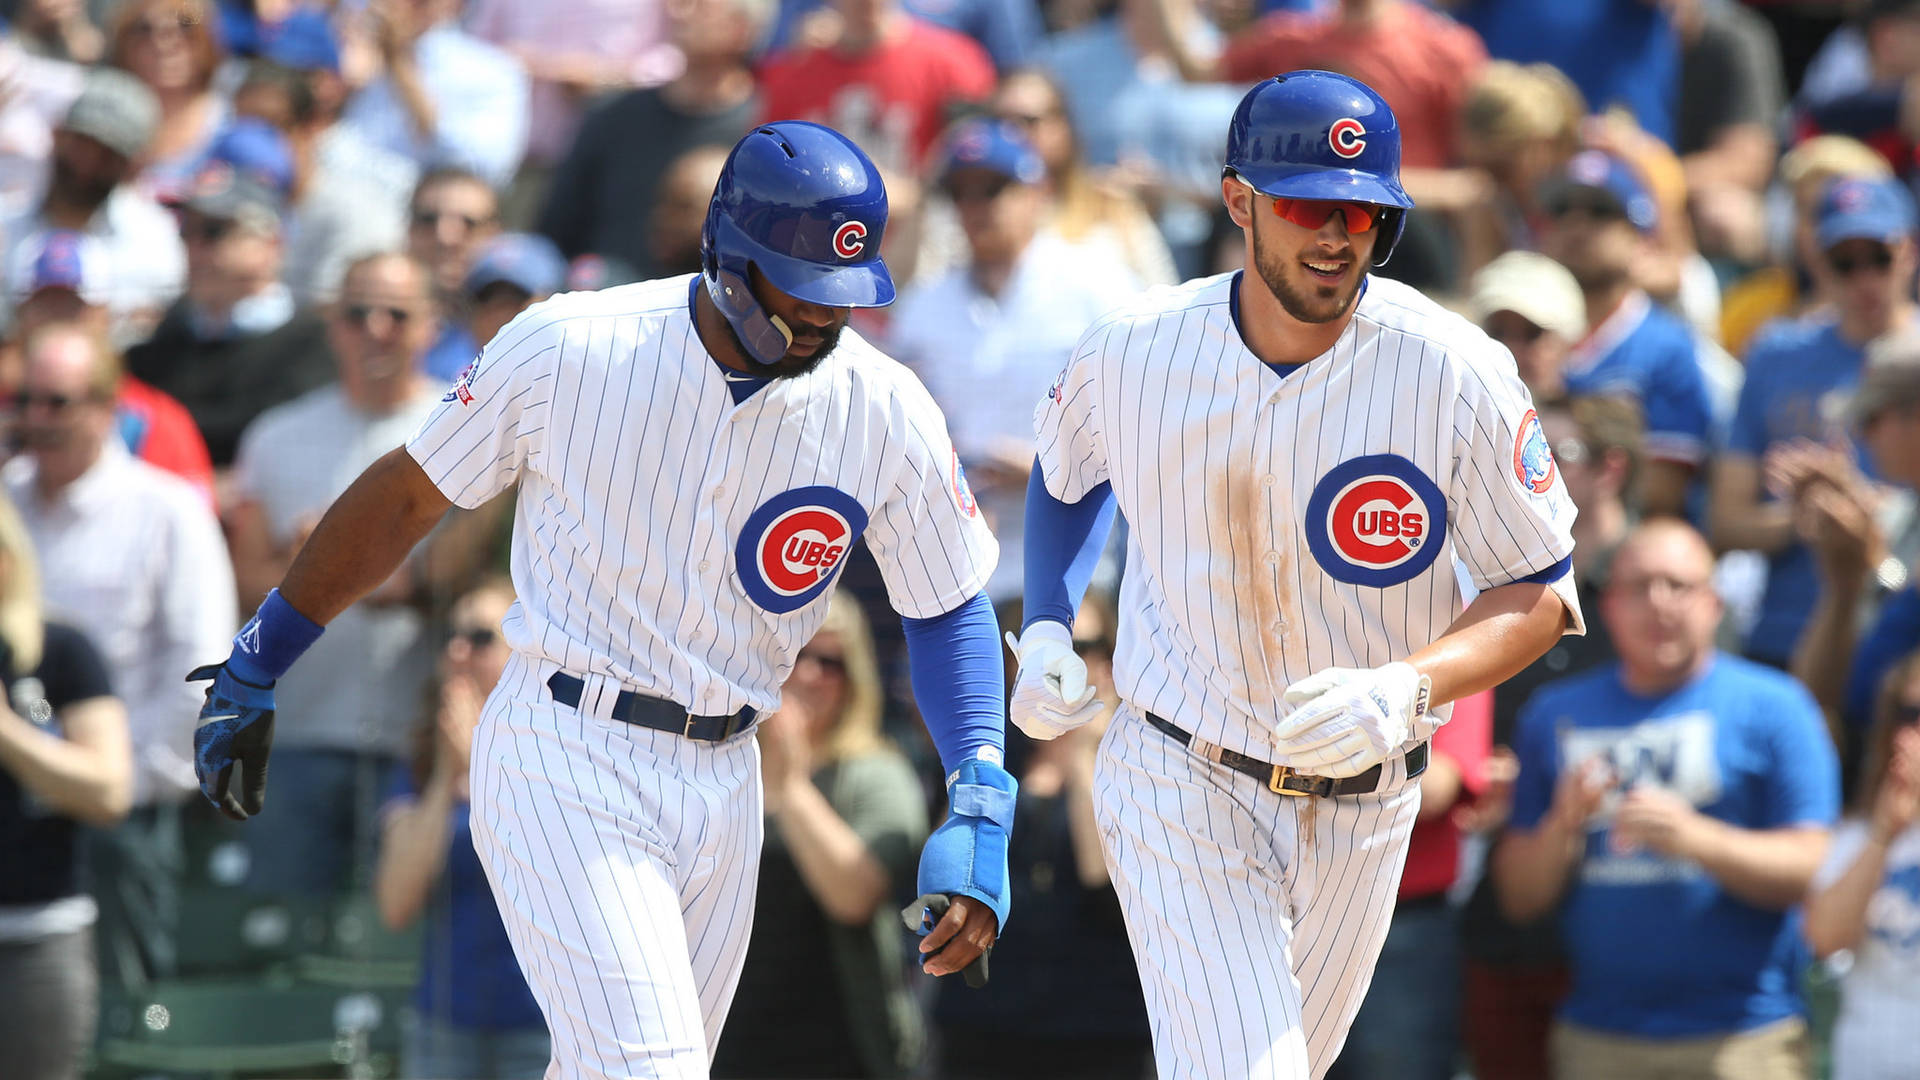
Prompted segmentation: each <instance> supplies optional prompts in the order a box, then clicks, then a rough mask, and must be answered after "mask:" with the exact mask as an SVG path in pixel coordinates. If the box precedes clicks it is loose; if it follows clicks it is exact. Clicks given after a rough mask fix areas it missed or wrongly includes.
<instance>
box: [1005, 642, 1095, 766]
mask: <svg viewBox="0 0 1920 1080" xmlns="http://www.w3.org/2000/svg"><path fill="white" fill-rule="evenodd" d="M1007 648H1009V649H1012V650H1013V654H1014V655H1015V656H1016V657H1018V658H1019V659H1020V674H1019V676H1018V677H1016V678H1015V679H1014V681H1013V700H1012V701H1011V702H1010V703H1009V704H1008V706H1007V715H1008V716H1009V717H1010V718H1011V719H1012V720H1013V724H1014V726H1015V727H1017V728H1019V729H1020V730H1021V731H1023V732H1025V733H1026V734H1027V737H1028V738H1030V739H1039V740H1040V741H1042V742H1045V741H1047V740H1049V739H1057V738H1059V737H1060V736H1062V735H1065V734H1066V733H1067V732H1069V731H1072V730H1073V729H1074V728H1077V727H1079V726H1081V725H1082V724H1087V723H1091V722H1092V721H1093V719H1094V717H1096V716H1099V715H1100V703H1099V702H1098V701H1095V700H1094V697H1093V687H1091V686H1089V685H1087V665H1086V662H1085V661H1083V660H1081V659H1080V657H1079V655H1078V654H1077V653H1075V652H1074V651H1073V632H1072V631H1071V630H1068V629H1067V628H1066V627H1065V626H1063V625H1061V624H1060V623H1057V622H1054V621H1053V620H1052V619H1041V620H1039V621H1037V622H1035V623H1034V624H1033V625H1032V626H1029V627H1027V628H1026V630H1025V631H1023V632H1022V633H1021V635H1020V637H1019V638H1018V639H1017V640H1016V639H1015V638H1014V636H1013V634H1011V633H1009V634H1007Z"/></svg>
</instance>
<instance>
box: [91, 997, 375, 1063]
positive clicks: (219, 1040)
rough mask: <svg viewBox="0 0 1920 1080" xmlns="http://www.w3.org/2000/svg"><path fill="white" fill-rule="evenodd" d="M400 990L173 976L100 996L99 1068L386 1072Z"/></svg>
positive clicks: (97, 1060) (97, 1058)
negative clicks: (135, 989) (137, 988)
mask: <svg viewBox="0 0 1920 1080" xmlns="http://www.w3.org/2000/svg"><path fill="white" fill-rule="evenodd" d="M404 1000H405V998H404V995H402V994H397V993H381V992H376V991H367V990H350V989H343V988H340V987H333V986H321V985H315V984H308V983H295V982H285V981H279V980H259V979H252V980H249V979H180V980H168V981H164V982H159V983H155V984H154V985H153V986H151V987H149V988H148V989H146V990H145V991H143V992H134V993H128V992H115V993H109V994H107V995H103V999H102V1002H101V1014H100V1023H101V1039H100V1045H99V1050H98V1053H97V1055H96V1064H97V1067H98V1069H97V1074H123V1075H124V1074H129V1073H132V1074H139V1075H147V1074H152V1073H160V1074H168V1073H172V1074H190V1075H201V1076H207V1075H211V1076H216V1077H230V1076H231V1077H237V1076H248V1077H254V1076H260V1075H262V1074H271V1073H286V1072H293V1073H298V1074H301V1075H306V1076H315V1075H326V1074H329V1073H331V1074H335V1075H339V1074H341V1073H342V1072H343V1070H344V1071H348V1072H351V1073H352V1074H354V1075H387V1076H390V1075H392V1073H393V1060H394V1056H393V1054H392V1052H391V1051H390V1050H385V1049H376V1048H388V1047H394V1046H397V1045H398V1042H399V1036H398V1031H399V1025H400V1015H399V1014H400V1009H401V1006H402V1005H403V1003H404Z"/></svg>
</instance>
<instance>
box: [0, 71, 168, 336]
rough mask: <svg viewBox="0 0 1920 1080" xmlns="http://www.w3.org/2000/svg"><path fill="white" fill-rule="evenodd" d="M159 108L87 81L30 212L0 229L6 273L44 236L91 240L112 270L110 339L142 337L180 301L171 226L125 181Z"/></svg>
mask: <svg viewBox="0 0 1920 1080" xmlns="http://www.w3.org/2000/svg"><path fill="white" fill-rule="evenodd" d="M159 117H160V107H159V105H158V104H157V103H156V102H155V101H154V97H153V93H152V92H151V91H149V90H148V89H147V88H146V87H145V86H144V85H142V84H141V82H140V80H138V79H136V78H134V77H133V76H131V75H128V74H127V73H126V72H124V71H116V70H113V69H111V68H97V69H94V70H93V71H90V72H88V73H87V77H86V83H85V85H84V87H83V88H82V89H81V91H80V96H79V97H77V98H75V99H74V102H73V106H72V107H71V108H69V109H68V110H67V114H66V117H65V118H64V119H63V120H62V121H61V123H60V126H59V128H58V129H56V130H55V131H54V133H53V155H52V159H51V161H52V166H51V170H50V173H49V175H48V178H47V187H46V193H45V194H44V195H43V196H42V197H41V199H40V202H39V204H38V205H37V206H35V207H34V208H32V209H31V210H28V211H26V212H24V213H21V214H18V215H15V216H14V217H13V218H12V219H11V220H8V221H6V222H5V223H3V224H0V237H3V238H4V243H5V244H6V256H5V263H6V265H8V266H12V265H15V264H16V263H17V261H18V259H19V255H18V251H19V249H20V248H21V247H22V246H23V245H29V244H35V243H39V242H40V234H41V233H42V232H43V231H45V230H48V229H71V230H73V231H76V232H84V233H86V234H88V235H89V236H92V237H94V238H95V239H97V240H99V241H100V243H101V246H102V247H104V248H105V249H106V252H107V261H108V264H109V265H111V266H112V267H113V286H112V293H111V295H110V296H109V297H108V300H107V308H108V310H109V312H110V313H111V315H112V319H113V338H114V341H115V343H116V344H120V345H125V344H128V343H131V342H134V341H138V340H140V338H142V337H144V336H145V335H146V333H147V331H148V330H149V329H150V328H151V327H152V325H153V323H154V321H155V320H157V319H158V318H159V314H160V312H161V311H162V310H163V309H165V307H166V306H167V304H169V303H171V302H172V301H173V298H174V297H175V296H177V295H179V293H180V288H181V285H182V284H183V280H184V278H185V275H186V253H185V251H184V249H183V248H182V247H181V244H180V234H179V231H178V229H177V228H176V227H175V225H174V222H173V218H172V216H171V215H169V214H168V213H167V212H166V211H165V210H163V209H161V208H160V206H159V205H158V204H157V203H155V202H154V201H153V200H152V199H151V198H148V197H147V196H146V195H143V194H141V193H140V192H139V191H137V190H136V189H135V188H134V187H133V186H131V184H130V183H129V181H131V180H132V178H133V175H134V167H133V162H134V161H135V159H137V158H139V157H140V156H141V155H142V154H144V153H145V152H146V149H147V145H148V143H149V142H150V141H151V140H152V138H153V132H154V127H155V125H156V124H158V123H159Z"/></svg>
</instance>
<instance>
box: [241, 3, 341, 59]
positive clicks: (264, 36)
mask: <svg viewBox="0 0 1920 1080" xmlns="http://www.w3.org/2000/svg"><path fill="white" fill-rule="evenodd" d="M260 56H261V58H262V59H266V60H271V61H273V62H274V63H276V64H279V65H280V66H281V67H286V68H292V69H293V70H295V71H332V72H338V71H339V70H340V43H339V41H338V40H336V39H335V38H334V35H333V24H332V23H330V22H328V21H327V13H326V12H325V11H322V10H319V9H317V8H310V7H301V8H296V9H294V11H293V13H292V14H290V15H288V16H287V17H286V18H284V19H282V20H280V21H279V22H278V23H270V24H265V25H262V26H261V27H260Z"/></svg>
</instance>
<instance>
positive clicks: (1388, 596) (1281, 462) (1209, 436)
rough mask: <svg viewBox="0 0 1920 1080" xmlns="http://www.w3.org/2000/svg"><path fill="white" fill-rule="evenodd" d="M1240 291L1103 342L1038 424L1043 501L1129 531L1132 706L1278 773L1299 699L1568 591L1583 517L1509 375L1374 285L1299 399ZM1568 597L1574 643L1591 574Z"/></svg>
mask: <svg viewBox="0 0 1920 1080" xmlns="http://www.w3.org/2000/svg"><path fill="white" fill-rule="evenodd" d="M1234 281H1235V275H1233V274H1226V275H1222V276H1219V277H1213V278H1205V279H1201V280H1198V281H1191V282H1188V283H1186V284H1184V285H1178V286H1173V287H1163V288H1158V289H1154V290H1152V291H1150V292H1147V293H1144V294H1142V295H1141V296H1139V297H1138V298H1136V299H1135V300H1133V301H1132V302H1130V303H1129V304H1127V305H1126V306H1124V307H1122V308H1120V309H1119V310H1117V311H1115V312H1113V313H1111V314H1109V315H1108V316H1106V317H1105V318H1103V319H1102V320H1100V321H1099V322H1098V323H1096V324H1094V326H1093V327H1092V328H1091V329H1089V330H1088V331H1087V333H1086V334H1085V335H1083V336H1082V337H1081V339H1080V343H1079V345H1078V346H1077V347H1076V348H1075V350H1074V356H1073V359H1072V360H1071V361H1070V362H1069V363H1068V365H1067V368H1066V370H1065V371H1064V372H1063V373H1062V374H1061V377H1060V381H1059V382H1058V383H1056V384H1055V386H1054V388H1053V389H1052V390H1051V391H1050V392H1049V393H1048V395H1047V396H1046V398H1044V399H1043V400H1042V401H1041V402H1040V404H1039V405H1038V407H1037V408H1036V409H1035V413H1034V425H1035V429H1036V432H1037V434H1038V437H1039V455H1040V462H1041V467H1042V469H1043V471H1044V473H1045V477H1046V484H1047V490H1048V491H1049V492H1051V493H1052V494H1053V495H1054V497H1056V498H1059V499H1061V500H1063V501H1066V502H1076V501H1078V500H1079V499H1080V498H1081V497H1082V496H1084V495H1085V494H1086V493H1087V491H1088V490H1089V489H1091V488H1092V487H1094V486H1095V485H1097V484H1099V483H1101V482H1102V481H1110V482H1111V483H1112V485H1113V493H1114V498H1115V500H1116V501H1117V503H1118V505H1119V508H1120V512H1121V513H1122V514H1124V515H1125V516H1126V519H1127V521H1128V522H1129V524H1130V525H1131V529H1130V532H1129V538H1128V545H1127V564H1126V576H1125V579H1124V580H1123V582H1122V586H1121V596H1120V612H1121V618H1120V635H1119V646H1118V652H1117V654H1116V656H1115V660H1114V674H1115V679H1116V682H1117V684H1118V688H1119V691H1120V694H1121V696H1122V697H1123V698H1125V699H1126V700H1128V701H1130V702H1132V703H1134V704H1135V705H1136V706H1138V707H1140V708H1142V709H1147V710H1150V711H1152V712H1155V713H1158V714H1160V715H1161V716H1164V717H1167V718H1168V719H1170V720H1173V721H1174V722H1175V723H1178V724H1179V725H1181V726H1182V727H1185V728H1187V729H1189V730H1191V731H1193V732H1194V733H1195V734H1197V735H1198V736H1199V737H1200V738H1202V739H1206V740H1208V741H1210V742H1214V743H1218V744H1220V745H1221V746H1224V747H1226V748H1228V749H1231V750H1237V751H1240V752H1241V753H1246V754H1251V755H1253V756H1255V757H1270V756H1271V750H1272V746H1271V739H1270V736H1269V734H1268V733H1269V732H1270V731H1271V729H1272V726H1273V723H1274V722H1275V721H1276V720H1278V718H1279V717H1280V716H1281V715H1282V714H1283V713H1284V712H1285V707H1284V706H1283V705H1282V704H1281V694H1282V693H1283V692H1284V691H1285V689H1286V687H1287V686H1288V684H1290V683H1292V682H1294V681H1295V680H1298V679H1301V678H1304V677H1305V676H1307V675H1309V674H1311V673H1313V672H1315V671H1318V670H1320V669H1322V668H1326V667H1330V666H1341V667H1375V666H1378V665H1381V664H1385V663H1388V662H1391V661H1393V660H1400V659H1405V658H1406V657H1407V656H1408V655H1409V654H1410V653H1412V652H1414V651H1415V650H1417V649H1419V648H1421V647H1423V646H1425V645H1427V644H1428V643H1430V642H1431V641H1432V640H1433V639H1434V638H1436V637H1438V636H1439V635H1440V634H1441V633H1442V632H1443V631H1444V630H1445V629H1446V628H1447V626H1448V625H1449V624H1450V623H1451V622H1452V621H1453V619H1454V618H1455V617H1456V616H1457V615H1458V614H1459V613H1460V611H1461V610H1462V606H1463V602H1462V597H1461V593H1460V589H1459V586H1458V585H1457V583H1456V581H1455V576H1454V567H1453V561H1454V559H1458V560H1459V561H1460V562H1461V563H1462V565H1463V566H1464V567H1465V569H1466V571H1467V574H1468V576H1469V577H1471V579H1472V581H1473V584H1474V585H1475V586H1476V587H1477V588H1481V589H1485V588H1491V587H1493V586H1496V585H1502V584H1507V583H1509V582H1513V581H1518V580H1521V579H1525V578H1528V577H1532V576H1535V575H1540V574H1542V573H1543V572H1548V571H1551V570H1554V569H1556V568H1558V569H1564V567H1562V564H1563V562H1564V560H1566V559H1567V558H1568V556H1569V555H1570V554H1571V552H1572V550H1573V540H1572V537H1571V536H1570V535H1569V532H1568V529H1569V527H1570V526H1571V524H1572V522H1573V516H1574V509H1573V503H1572V500H1571V499H1569V498H1568V497H1567V494H1566V489H1565V486H1564V485H1563V484H1562V483H1561V481H1560V477H1559V473H1558V470H1557V469H1556V468H1555V466H1554V464H1553V458H1552V454H1551V452H1550V451H1549V450H1548V448H1547V445H1546V439H1545V436H1544V435H1542V434H1541V432H1540V425H1539V422H1538V420H1537V419H1536V418H1535V417H1534V416H1533V413H1532V409H1531V407H1530V402H1529V399H1528V396H1527V391H1526V388H1525V387H1524V386H1522V385H1521V383H1520V379H1519V375H1518V373H1517V372H1516V370H1515V368H1514V363H1513V359H1512V357H1511V355H1510V354H1508V353H1507V352H1506V350H1505V349H1504V348H1503V347H1501V346H1500V345H1499V344H1497V343H1495V342H1494V341H1492V340H1491V339H1489V338H1488V337H1487V336H1486V335H1485V334H1483V333H1481V332H1480V330H1479V329H1478V328H1476V327H1474V326H1473V325H1471V324H1470V323H1468V322H1467V321H1466V320H1464V319H1462V318H1460V317H1458V316H1456V315H1453V314H1451V313H1449V312H1447V311H1446V310H1444V309H1442V308H1441V307H1439V306H1438V305H1436V304H1434V303H1433V302H1432V301H1430V300H1428V299H1426V298H1425V297H1423V296H1421V295H1420V294H1419V293H1417V292H1415V291H1414V290H1412V289H1410V288H1407V287H1406V286H1404V285H1401V284H1399V283H1397V282H1393V281H1389V280H1386V279H1383V278H1370V279H1369V280H1368V283H1367V286H1366V292H1365V294H1364V295H1363V296H1362V297H1361V298H1360V301H1359V303H1358V305H1357V310H1356V311H1355V313H1354V316H1353V319H1352V321H1351V322H1350V323H1349V325H1348V327H1347V329H1346V331H1345V332H1344V333H1342V334H1341V336H1340V339H1339V341H1338V342H1336V343H1335V344H1334V346H1333V348H1332V349H1330V350H1328V351H1327V352H1326V353H1324V354H1322V355H1321V356H1319V357H1317V358H1315V359H1314V360H1313V361H1311V362H1310V363H1307V364H1305V365H1302V366H1301V367H1299V368H1297V369H1295V370H1293V371H1291V372H1290V373H1289V374H1287V375H1286V376H1285V377H1282V376H1281V375H1279V374H1278V373H1277V372H1276V371H1275V370H1274V369H1273V368H1270V367H1268V366H1267V365H1265V364H1262V363H1261V362H1260V361H1259V360H1258V359H1257V358H1256V357H1255V356H1254V355H1253V354H1252V353H1251V352H1249V351H1248V350H1247V347H1246V345H1245V343H1244V342H1243V341H1242V339H1241V337H1240V333H1239V329H1238V327H1237V326H1236V319H1237V315H1236V313H1235V312H1234V310H1233V300H1232V298H1233V288H1234ZM1554 588H1555V591H1556V592H1557V593H1559V595H1560V596H1561V597H1562V599H1564V600H1565V601H1566V604H1567V607H1568V610H1569V611H1570V612H1572V614H1573V623H1574V625H1575V626H1576V627H1577V626H1579V625H1581V624H1580V622H1579V619H1580V615H1579V601H1578V599H1577V598H1576V596H1575V595H1574V590H1573V578H1572V575H1571V573H1562V574H1561V576H1560V577H1559V578H1558V580H1557V581H1556V583H1555V586H1554Z"/></svg>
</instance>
